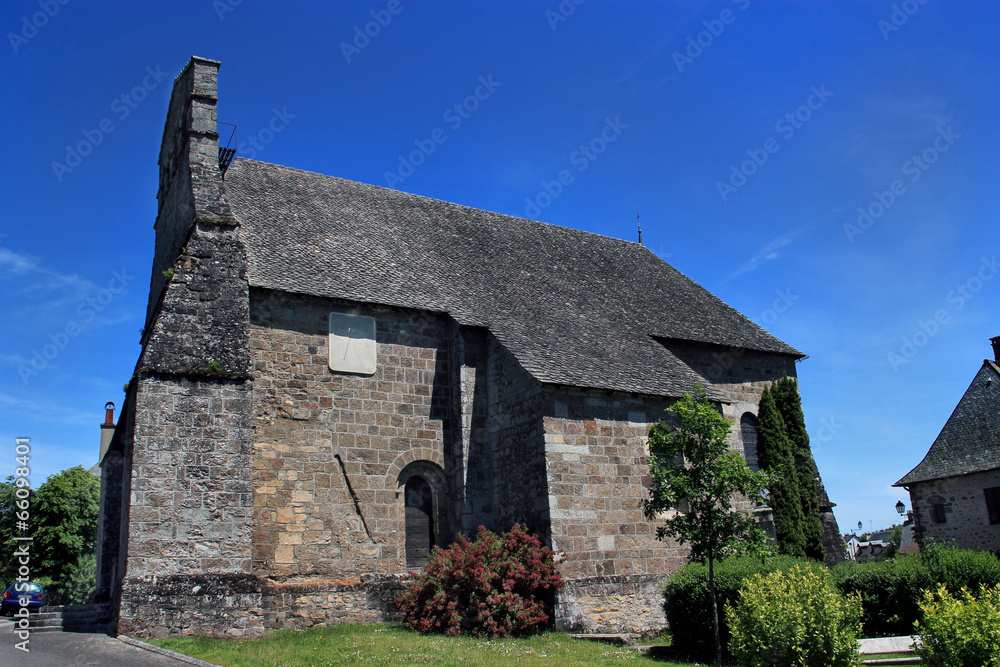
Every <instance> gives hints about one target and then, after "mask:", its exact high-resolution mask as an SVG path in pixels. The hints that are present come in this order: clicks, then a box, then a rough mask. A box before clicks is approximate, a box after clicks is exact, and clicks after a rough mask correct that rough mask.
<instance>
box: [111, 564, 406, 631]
mask: <svg viewBox="0 0 1000 667" xmlns="http://www.w3.org/2000/svg"><path fill="white" fill-rule="evenodd" d="M403 590H404V580H403V579H402V578H400V577H394V576H378V577H376V576H370V577H364V578H362V579H352V580H336V581H335V580H324V579H311V580H292V581H283V582H276V581H274V580H261V579H259V578H257V577H254V576H252V575H216V576H203V575H191V576H182V575H176V576H168V577H153V578H149V579H141V580H139V579H132V580H127V581H126V582H125V583H124V585H123V594H124V600H123V601H122V605H121V611H120V616H119V621H118V632H119V633H121V634H127V635H130V636H134V637H170V636H178V635H190V636H210V637H211V636H214V637H254V636H259V635H262V634H264V632H265V631H266V630H276V629H281V628H308V627H313V626H323V625H340V624H342V623H378V622H386V621H390V622H392V621H399V620H401V616H400V615H399V613H398V612H396V611H395V603H396V600H397V599H398V598H399V597H400V596H401V595H402V594H403Z"/></svg>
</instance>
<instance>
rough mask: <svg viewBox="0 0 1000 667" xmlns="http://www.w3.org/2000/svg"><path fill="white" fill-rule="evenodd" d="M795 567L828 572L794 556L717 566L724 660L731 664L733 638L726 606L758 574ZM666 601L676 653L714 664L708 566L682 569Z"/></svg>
mask: <svg viewBox="0 0 1000 667" xmlns="http://www.w3.org/2000/svg"><path fill="white" fill-rule="evenodd" d="M796 565H799V566H801V567H803V568H805V569H808V570H812V571H815V572H821V573H823V574H824V576H827V573H828V572H829V571H828V570H827V569H826V568H825V567H824V566H823V565H822V564H821V563H819V562H817V561H814V560H811V559H809V558H795V557H792V556H772V557H769V558H766V559H763V560H762V559H760V558H757V557H754V556H734V557H732V558H726V559H724V560H721V561H719V562H717V563H716V564H715V593H716V596H717V598H718V602H719V612H720V614H719V616H720V618H719V634H720V637H721V639H722V650H723V659H724V660H727V661H728V660H730V656H729V649H728V646H729V639H730V636H731V634H730V632H729V626H728V625H727V624H726V619H725V614H723V613H721V612H722V610H723V609H725V607H726V605H727V604H728V605H735V604H736V602H737V600H738V599H739V593H740V586H741V585H742V584H743V580H744V579H746V578H748V577H750V576H751V575H753V574H757V573H760V574H765V575H766V574H769V573H771V572H776V571H778V570H780V571H782V572H787V571H788V570H790V569H792V567H794V566H796ZM663 598H664V602H663V610H664V611H665V612H666V614H667V623H668V624H669V625H670V635H671V637H672V645H673V647H674V649H675V650H677V651H678V652H679V653H680V654H681V655H682V656H683V657H686V658H688V659H691V660H700V661H702V662H707V663H710V664H712V663H714V662H715V642H714V639H713V632H712V607H711V604H712V603H711V600H710V599H709V595H708V566H707V565H700V564H698V563H688V564H687V565H685V566H683V567H681V568H680V569H679V570H677V572H675V573H674V574H673V576H671V577H670V578H669V579H668V580H667V582H666V583H665V584H664V586H663Z"/></svg>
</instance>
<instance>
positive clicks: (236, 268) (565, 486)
mask: <svg viewBox="0 0 1000 667" xmlns="http://www.w3.org/2000/svg"><path fill="white" fill-rule="evenodd" d="M218 70H219V63H217V62H214V61H211V60H205V59H202V58H192V59H191V60H190V62H189V63H188V64H187V66H186V67H185V68H184V70H183V71H182V72H181V73H180V75H178V77H177V79H176V80H175V83H174V88H173V93H172V97H171V100H170V105H169V110H168V114H167V120H166V125H165V127H164V131H163V142H162V146H161V149H160V156H159V169H160V171H159V173H160V179H159V191H158V192H157V199H158V201H159V208H158V215H157V218H156V222H155V230H156V242H155V251H154V256H153V266H152V278H151V281H150V292H149V304H148V311H147V316H146V324H145V329H144V331H143V335H142V352H141V354H140V357H139V360H138V362H137V364H136V367H135V374H134V376H133V377H132V379H131V381H130V383H129V385H128V390H127V396H126V400H125V404H124V406H123V410H122V413H121V418H120V419H119V421H118V424H117V426H116V428H115V432H114V436H113V438H112V441H111V443H110V446H109V447H108V451H107V454H106V455H105V456H104V457H103V460H102V462H101V468H102V518H101V526H100V535H99V540H100V548H99V555H98V558H99V561H98V572H99V575H98V593H97V597H98V599H100V600H109V601H111V602H112V604H113V607H114V609H115V611H116V618H117V631H119V632H122V633H128V634H133V635H137V636H151V635H167V634H177V633H194V634H217V635H240V636H242V635H255V634H260V633H262V632H263V631H264V630H265V629H268V628H277V627H303V626H308V625H316V624H334V623H342V622H365V621H376V620H382V619H386V618H388V617H389V616H390V614H391V606H392V602H393V600H394V599H395V597H396V596H397V595H398V593H399V590H400V586H401V583H400V582H401V580H402V579H403V578H405V576H406V573H407V572H408V571H413V570H414V569H417V568H419V567H420V565H421V564H422V563H423V562H424V560H425V559H426V558H427V554H428V552H429V549H430V548H431V547H432V546H435V545H445V544H447V543H448V542H450V541H451V540H452V539H453V538H454V536H456V535H459V534H471V533H473V532H474V531H475V530H476V528H477V527H478V526H480V525H484V526H487V527H488V528H492V529H496V530H504V529H507V528H509V527H510V526H511V525H512V524H514V523H515V522H521V523H523V524H525V525H526V526H527V527H528V528H529V529H530V530H532V531H534V532H536V533H537V534H539V535H540V536H541V537H542V538H543V540H544V541H545V542H546V543H547V544H548V545H549V546H551V547H552V548H553V549H554V550H555V551H556V552H557V553H558V554H559V558H560V560H561V562H560V565H559V568H560V570H561V572H562V574H563V576H564V577H565V578H566V579H567V585H566V586H565V588H564V589H563V590H562V591H561V592H560V594H559V596H558V599H557V600H556V601H555V611H556V622H557V625H558V627H560V628H565V629H573V630H577V631H587V632H630V631H642V630H649V629H653V628H660V627H662V626H663V624H664V619H663V612H662V609H661V598H660V587H661V584H662V582H663V580H664V579H665V577H666V576H667V575H668V574H669V573H671V572H672V571H673V570H675V569H676V568H677V567H678V566H679V565H680V564H681V563H682V562H683V561H684V556H685V554H686V550H685V549H682V548H679V547H678V546H677V545H676V544H673V543H670V542H658V541H657V540H656V539H655V525H654V524H653V523H651V522H649V521H647V520H646V519H645V518H644V517H643V514H642V511H641V509H640V501H641V499H642V498H644V497H646V495H647V486H648V483H649V478H648V466H647V463H646V461H647V454H648V452H647V449H646V436H647V434H648V432H649V428H650V426H651V424H652V423H654V422H656V421H657V420H658V419H659V418H660V417H661V416H662V415H663V411H664V409H665V408H667V407H668V406H669V405H670V404H671V403H672V402H673V401H675V400H676V399H677V398H678V397H679V396H681V395H682V394H683V393H685V392H690V391H693V390H694V389H695V388H696V387H697V386H698V385H701V386H704V387H705V388H706V390H707V391H708V392H709V395H710V396H711V397H712V398H713V399H714V400H716V401H718V403H719V405H720V407H721V409H722V411H723V413H724V414H725V416H726V417H727V418H728V419H730V421H731V422H732V423H733V424H734V430H733V436H732V445H733V447H734V448H736V449H739V450H744V449H745V448H744V444H746V445H747V447H746V450H747V451H746V455H747V457H748V459H750V460H751V461H754V460H755V453H754V452H753V451H752V446H753V443H754V442H755V415H756V413H757V403H758V400H759V396H760V392H761V390H762V388H763V387H764V386H765V384H767V383H769V382H770V381H772V380H774V379H777V378H780V377H782V376H783V375H785V374H787V375H789V376H794V375H795V362H796V361H797V360H799V359H801V358H802V357H803V355H802V354H801V353H800V352H799V351H797V350H795V349H794V348H792V347H790V346H789V345H787V344H785V343H783V342H782V341H780V340H778V339H776V338H775V337H773V336H771V335H770V334H768V333H767V332H766V331H764V330H763V329H761V328H760V327H758V326H757V325H755V324H754V323H753V322H751V321H750V320H749V319H747V318H746V317H744V316H743V315H741V314H740V313H738V312H736V311H735V310H734V309H732V308H730V307H729V306H727V305H726V304H724V303H723V302H722V301H720V300H719V299H718V298H716V297H715V296H713V295H712V294H710V293H709V292H708V291H706V290H705V289H704V288H702V287H701V286H699V285H698V284H696V283H695V282H694V281H692V280H691V279H689V278H687V277H686V276H684V275H682V274H681V273H680V272H678V271H677V270H676V269H674V268H673V267H671V266H670V265H669V264H667V263H665V262H664V261H662V260H661V259H659V258H658V257H656V255H654V254H653V253H652V252H650V251H649V250H648V249H646V248H645V247H643V246H642V245H641V244H639V243H632V242H628V241H622V240H618V239H613V238H608V237H605V236H599V235H596V234H591V233H586V232H581V231H577V230H574V229H568V228H564V227H558V226H555V225H549V224H544V223H539V222H535V221H532V220H525V219H521V218H516V217H511V216H507V215H500V214H497V213H491V212H488V211H482V210H478V209H473V208H468V207H465V206H459V205H456V204H451V203H448V202H444V201H438V200H435V199H429V198H426V197H418V196H415V195H412V194H407V193H404V192H396V191H393V190H388V189H385V188H381V187H376V186H373V185H365V184H362V183H355V182H351V181H346V180H342V179H339V178H334V177H330V176H324V175H320V174H315V173H310V172H306V171H300V170H298V169H293V168H289V167H282V166H278V165H273V164H265V163H262V162H255V161H251V160H245V159H241V158H237V159H235V161H233V162H232V164H231V166H229V168H228V170H227V171H225V172H223V169H222V168H221V167H220V151H219V140H218V139H219V134H218V130H217V128H216V104H217V99H218V98H217V83H216V82H217V74H218ZM747 509H748V510H749V509H752V508H747Z"/></svg>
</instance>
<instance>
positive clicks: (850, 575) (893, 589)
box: [833, 544, 1000, 637]
mask: <svg viewBox="0 0 1000 667" xmlns="http://www.w3.org/2000/svg"><path fill="white" fill-rule="evenodd" d="M833 578H834V583H835V584H836V586H837V588H838V589H840V591H841V592H842V593H858V594H860V595H861V604H862V606H863V610H864V613H863V617H862V623H863V627H864V629H863V632H864V636H865V637H892V636H897V635H909V634H913V631H914V630H913V623H914V622H915V621H917V620H919V619H920V618H921V612H920V608H919V605H920V602H921V600H923V597H924V591H927V590H931V591H933V590H937V588H938V587H939V586H941V585H944V586H947V587H948V590H950V591H957V590H959V589H961V588H962V587H963V586H964V587H965V588H967V589H968V590H970V591H978V590H979V588H980V586H983V585H985V586H995V585H997V584H1000V560H998V559H997V558H996V556H994V555H993V554H991V553H989V552H984V551H970V550H967V549H957V548H955V547H946V546H941V545H936V544H932V545H928V546H927V547H925V548H924V550H923V551H922V552H921V553H919V554H913V555H910V556H898V557H896V558H890V559H888V560H884V561H881V562H877V563H874V562H872V563H841V564H839V565H837V566H836V567H835V568H833Z"/></svg>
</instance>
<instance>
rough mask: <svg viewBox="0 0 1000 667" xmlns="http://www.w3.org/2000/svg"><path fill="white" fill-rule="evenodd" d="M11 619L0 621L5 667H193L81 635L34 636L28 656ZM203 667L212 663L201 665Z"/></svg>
mask: <svg viewBox="0 0 1000 667" xmlns="http://www.w3.org/2000/svg"><path fill="white" fill-rule="evenodd" d="M20 641H21V640H20V638H18V636H17V635H16V634H14V632H13V623H12V622H11V620H10V619H9V618H3V619H0V656H2V657H0V664H3V665H4V667H8V666H9V667H22V666H23V667H89V666H90V665H94V666H97V667H190V666H191V664H192V663H190V662H185V661H183V660H179V659H177V658H173V657H170V656H166V655H160V654H158V653H153V652H152V651H147V650H145V649H142V648H139V647H137V646H132V645H129V644H127V643H125V642H124V641H121V640H119V639H115V638H114V637H108V636H107V635H98V634H88V633H79V632H33V633H31V636H30V638H29V643H28V652H27V653H25V652H24V651H19V650H17V649H15V648H14V644H15V643H17V642H20ZM198 664H201V665H208V664H209V663H204V662H199V663H198Z"/></svg>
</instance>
